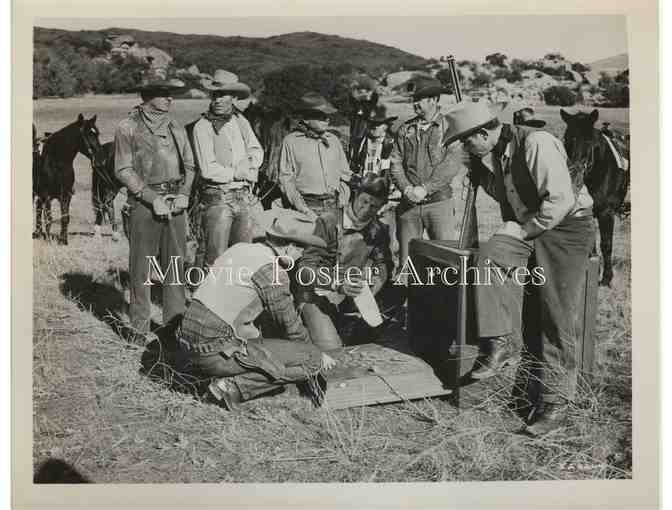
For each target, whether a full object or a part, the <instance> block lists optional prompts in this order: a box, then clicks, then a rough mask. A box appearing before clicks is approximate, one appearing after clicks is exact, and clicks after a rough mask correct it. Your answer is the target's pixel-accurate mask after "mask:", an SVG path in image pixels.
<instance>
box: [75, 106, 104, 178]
mask: <svg viewBox="0 0 672 510" xmlns="http://www.w3.org/2000/svg"><path fill="white" fill-rule="evenodd" d="M97 117H98V116H97V115H94V116H93V117H91V118H90V119H85V118H84V116H83V115H82V114H81V113H80V114H79V116H78V117H77V127H78V129H79V135H80V144H79V152H81V153H82V154H83V155H84V156H86V157H87V158H89V159H90V160H91V165H92V166H93V167H94V168H102V167H103V166H104V165H105V155H104V153H103V147H102V145H101V144H100V131H98V127H97V126H96V118H97Z"/></svg>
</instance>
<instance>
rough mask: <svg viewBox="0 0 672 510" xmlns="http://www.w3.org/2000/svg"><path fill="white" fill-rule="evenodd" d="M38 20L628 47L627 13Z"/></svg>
mask: <svg viewBox="0 0 672 510" xmlns="http://www.w3.org/2000/svg"><path fill="white" fill-rule="evenodd" d="M35 25H36V26H41V27H47V28H62V29H67V30H97V29H101V28H110V27H119V28H134V29H140V30H159V31H166V32H176V33H180V34H211V35H221V36H234V35H238V36H246V37H268V36H272V35H279V34H286V33H289V32H301V31H312V32H321V33H324V34H332V35H340V36H342V37H350V38H354V39H366V40H368V41H371V42H376V43H380V44H385V45H388V46H394V47H396V48H399V49H400V50H403V51H407V52H409V53H413V54H416V55H420V56H422V57H426V58H430V57H435V58H436V57H439V56H441V55H450V54H452V55H455V58H456V59H457V60H462V59H466V60H476V61H482V60H483V58H484V57H485V56H486V55H488V54H490V53H494V52H497V51H499V52H502V53H504V54H506V55H507V56H508V57H509V58H510V59H511V58H522V59H536V58H541V57H543V56H544V55H545V54H546V53H550V52H559V53H562V54H563V55H564V56H565V58H566V59H567V60H570V61H572V62H575V61H579V62H583V63H590V62H593V61H595V60H599V59H602V58H606V57H611V56H614V55H618V54H620V53H627V51H628V49H627V33H626V20H625V17H624V16H586V15H576V16H566V15H553V16H518V15H511V16H450V17H449V16H434V17H375V18H372V17H366V16H359V17H330V16H324V17H304V16H301V17H289V16H287V17H282V16H277V17H258V16H255V17H248V18H211V19H206V18H139V17H138V18H38V19H36V20H35Z"/></svg>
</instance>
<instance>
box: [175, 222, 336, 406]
mask: <svg viewBox="0 0 672 510" xmlns="http://www.w3.org/2000/svg"><path fill="white" fill-rule="evenodd" d="M305 224H306V225H311V223H310V222H309V221H306V222H305ZM325 246H326V244H325V242H324V241H323V240H322V239H320V238H319V237H316V236H314V235H312V234H310V233H307V232H306V230H305V228H303V227H302V222H300V221H299V219H297V218H293V217H290V216H279V217H277V218H275V219H274V221H273V222H272V224H271V225H270V226H268V227H267V229H266V238H265V240H264V241H263V242H257V243H252V244H250V243H238V244H235V245H233V246H231V248H229V249H228V250H226V251H225V252H224V253H223V254H222V255H221V256H220V257H219V258H217V260H216V261H215V263H214V264H213V265H212V266H211V267H210V274H209V276H207V277H206V279H205V280H204V282H203V283H202V284H201V285H200V286H199V288H198V290H197V291H196V292H195V294H194V296H193V300H192V301H191V304H190V305H189V307H188V308H187V311H186V312H185V314H184V317H183V319H182V323H181V325H180V328H179V329H178V335H177V336H178V339H177V342H178V353H177V356H176V368H177V370H178V371H180V372H186V373H189V374H191V375H193V376H195V377H197V378H199V379H205V380H206V381H207V380H208V379H212V381H211V383H210V386H209V388H208V390H209V393H210V396H211V397H212V398H213V399H214V400H216V401H217V402H218V403H220V404H221V405H222V406H224V407H225V408H227V409H229V410H232V409H233V408H234V407H235V406H236V404H237V403H239V402H242V401H246V400H250V399H252V398H255V397H258V396H261V395H264V394H266V393H269V392H273V391H275V390H277V389H278V388H279V387H281V386H283V385H285V384H291V383H297V382H302V381H305V380H307V379H308V378H310V377H311V376H316V375H317V374H318V373H319V372H320V371H322V370H328V369H330V368H331V367H332V366H333V365H334V364H335V361H334V360H333V359H332V358H330V357H329V356H328V355H326V354H322V353H321V351H320V350H319V349H317V348H316V347H315V346H314V345H313V344H312V343H311V341H310V336H309V334H308V331H307V330H306V328H305V327H304V326H303V323H302V322H301V319H300V318H299V316H298V314H297V311H296V309H295V308H294V302H293V299H292V294H291V293H290V289H289V277H288V276H287V272H286V270H287V269H289V268H290V267H291V266H292V265H293V264H294V261H295V260H296V259H297V258H299V257H300V256H301V253H302V252H303V250H304V248H306V247H321V248H324V247H325ZM262 312H267V313H268V315H269V316H270V318H271V319H272V321H273V322H274V323H275V326H277V327H278V328H279V329H280V330H281V331H282V333H283V336H284V338H282V339H280V338H263V337H262V335H261V333H260V332H259V330H258V329H257V328H256V326H255V324H254V321H255V320H256V319H257V317H258V316H259V315H260V314H261V313H262Z"/></svg>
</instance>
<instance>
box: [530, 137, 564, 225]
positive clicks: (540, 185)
mask: <svg viewBox="0 0 672 510" xmlns="http://www.w3.org/2000/svg"><path fill="white" fill-rule="evenodd" d="M525 158H526V162H527V166H528V168H529V170H530V174H531V176H532V179H533V180H534V181H535V183H536V185H537V190H538V193H539V197H540V198H541V200H542V201H541V204H540V206H539V211H538V212H537V214H536V215H535V216H534V217H533V218H531V219H530V220H528V221H527V222H526V223H525V224H524V225H523V229H524V230H525V231H526V233H527V234H528V238H533V237H536V236H537V235H539V234H541V233H542V232H543V231H545V230H549V229H552V228H553V227H555V226H556V225H558V223H560V222H561V221H562V220H563V219H564V218H565V217H566V216H567V214H569V212H570V211H571V210H572V208H573V207H574V203H575V202H576V197H575V196H574V190H573V188H572V181H571V178H570V175H569V169H568V168H567V155H566V153H565V150H564V147H562V144H561V143H560V141H559V140H558V139H557V138H555V137H554V136H552V135H551V134H549V133H545V132H542V131H540V132H536V133H532V134H530V135H529V136H528V137H527V140H526V141H525Z"/></svg>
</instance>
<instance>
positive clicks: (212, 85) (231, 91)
mask: <svg viewBox="0 0 672 510" xmlns="http://www.w3.org/2000/svg"><path fill="white" fill-rule="evenodd" d="M202 85H203V88H204V89H205V90H209V91H211V92H224V93H227V94H228V95H231V96H235V97H237V98H238V99H245V98H247V97H249V96H250V95H251V94H252V89H250V87H249V86H248V85H246V84H245V83H243V82H241V81H238V76H237V75H235V74H234V73H230V72H229V71H225V70H224V69H217V70H216V71H215V74H214V75H213V76H212V80H208V79H206V80H203V81H202Z"/></svg>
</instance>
